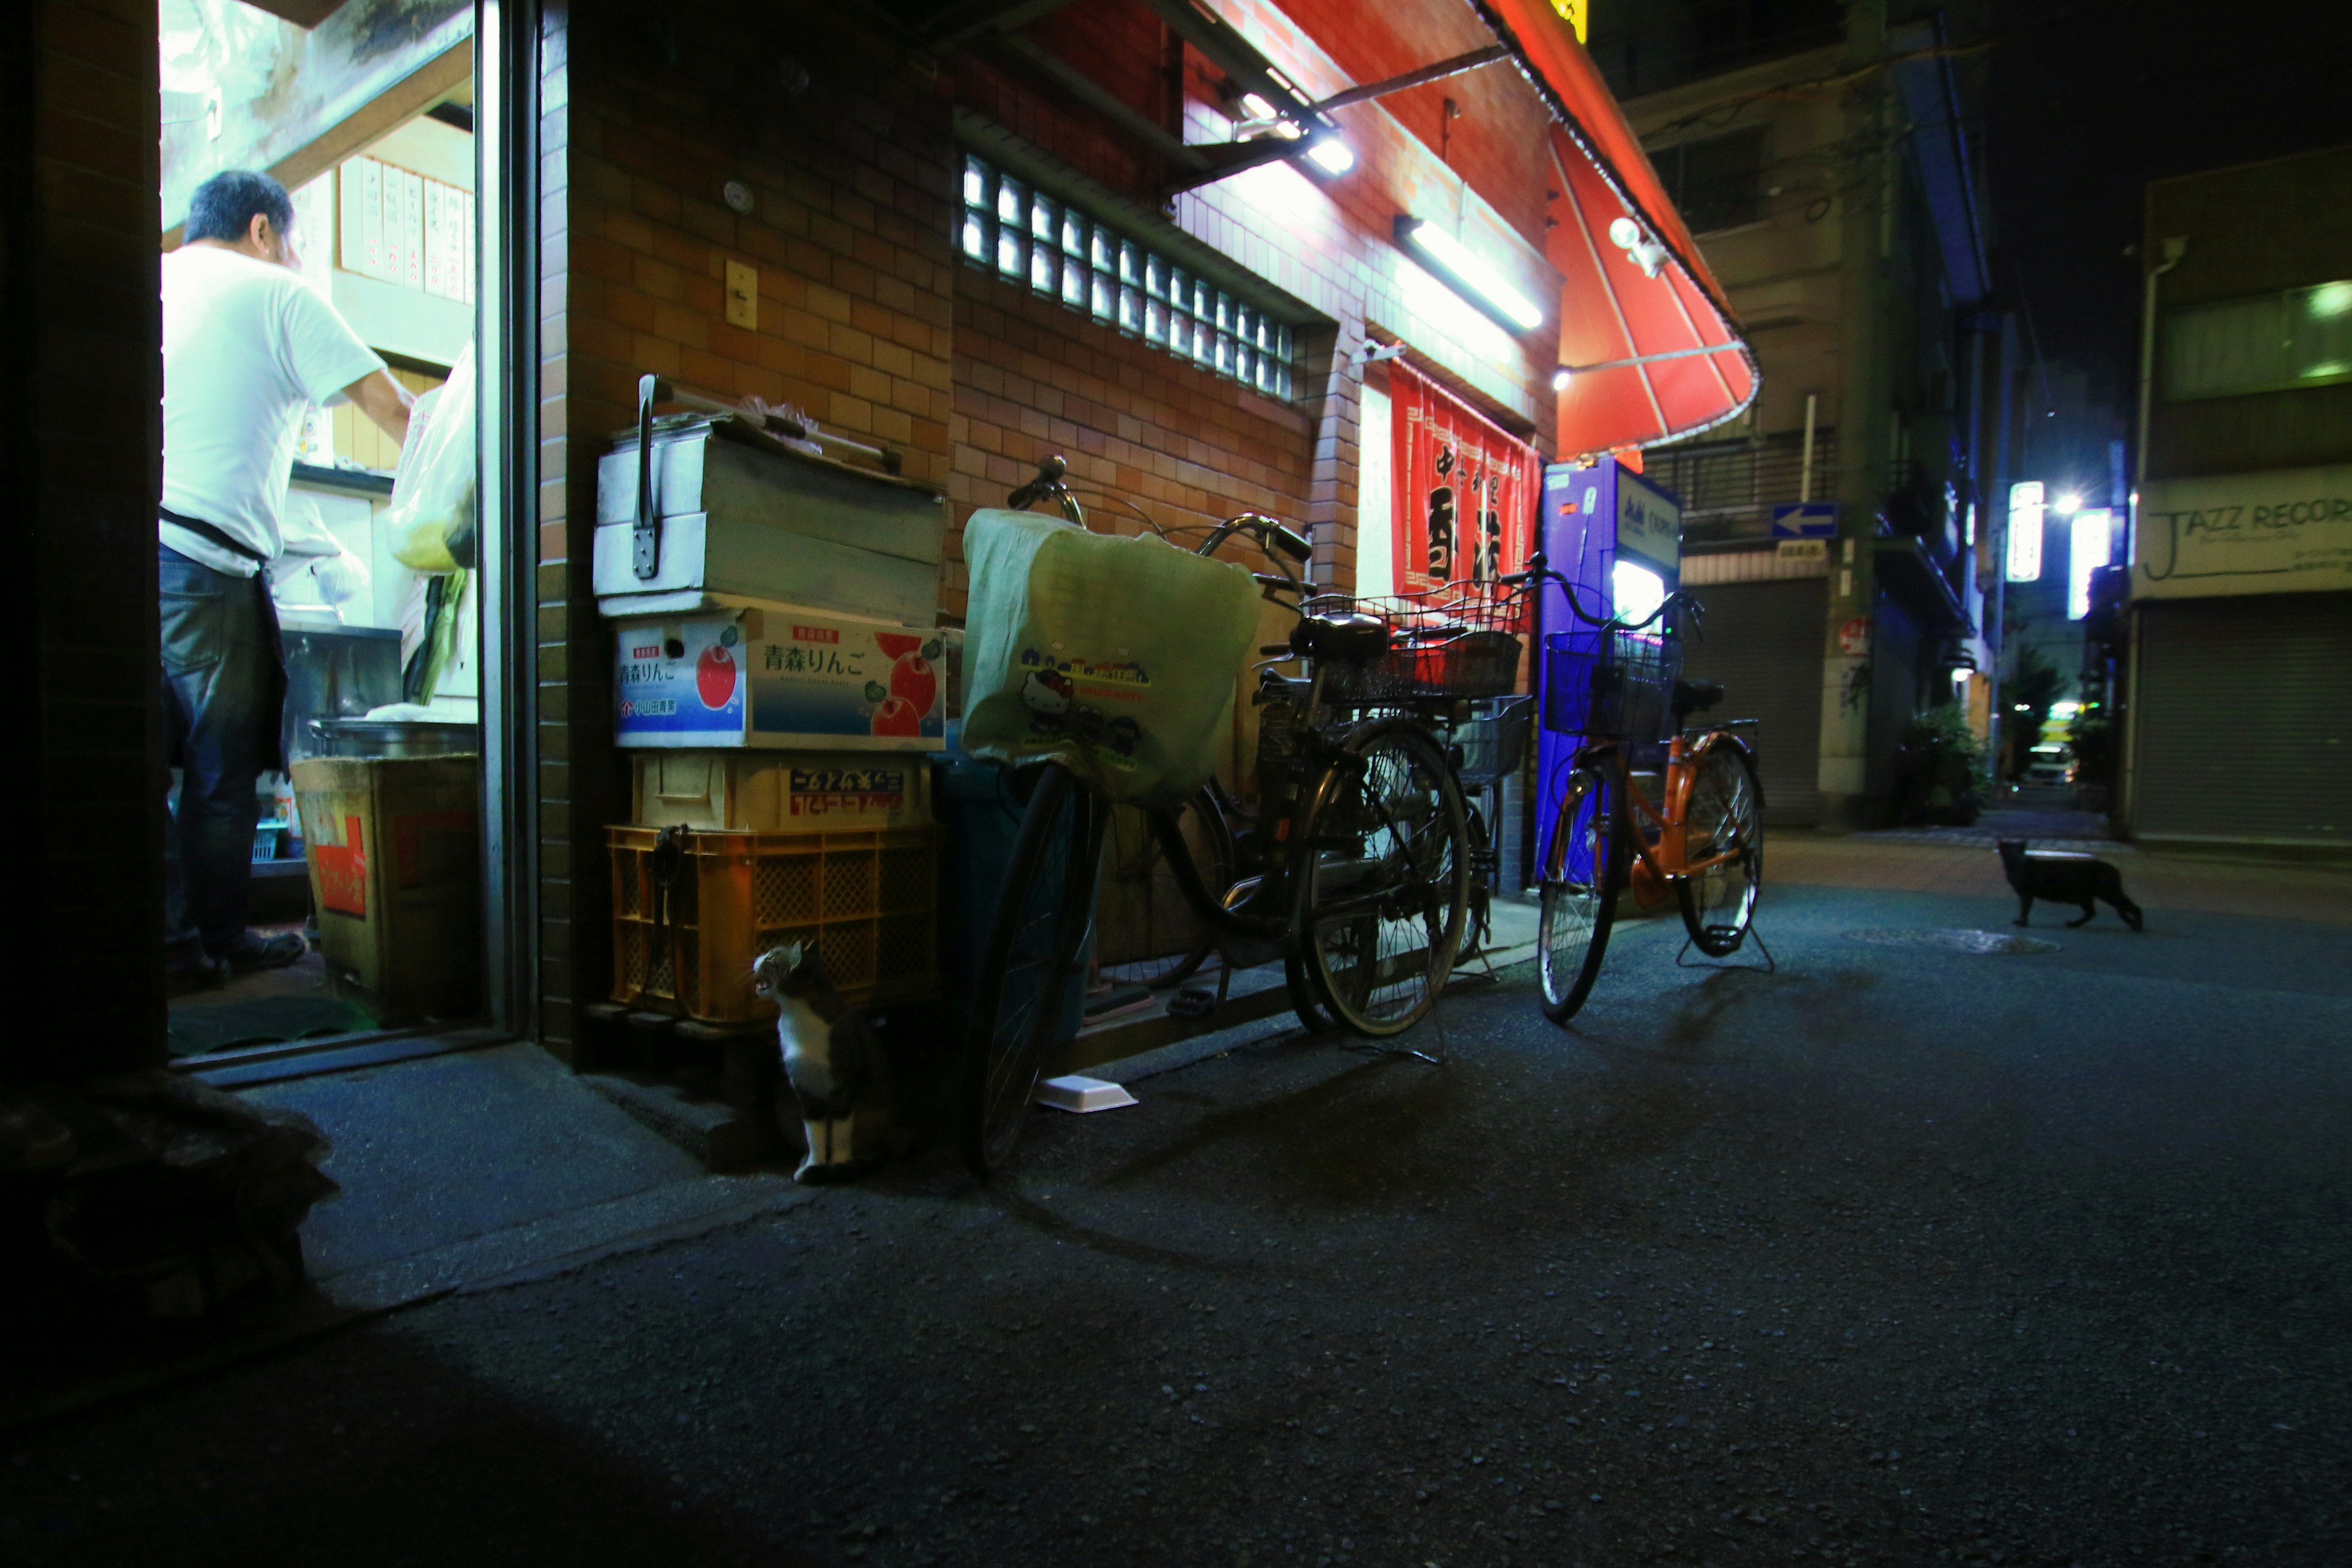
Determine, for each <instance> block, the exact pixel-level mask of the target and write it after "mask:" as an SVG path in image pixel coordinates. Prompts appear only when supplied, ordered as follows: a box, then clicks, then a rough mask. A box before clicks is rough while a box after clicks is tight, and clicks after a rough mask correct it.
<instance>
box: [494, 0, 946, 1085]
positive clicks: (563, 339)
mask: <svg viewBox="0 0 2352 1568" xmlns="http://www.w3.org/2000/svg"><path fill="white" fill-rule="evenodd" d="M542 57H543V59H544V62H545V72H546V76H545V80H544V82H543V84H542V90H543V93H544V97H545V110H546V112H545V115H544V118H543V121H542V126H541V139H542V144H543V150H544V157H543V163H542V180H543V185H544V193H543V201H544V205H543V208H542V228H541V232H542V237H543V241H542V243H543V246H544V249H543V251H542V258H543V259H542V279H541V291H542V292H541V331H542V349H541V353H542V365H541V399H542V401H541V437H542V438H541V474H542V484H541V500H540V534H539V578H538V583H539V595H540V610H539V627H538V636H539V676H540V679H539V693H538V697H539V718H540V722H539V747H540V755H541V768H540V833H539V849H540V857H541V889H540V897H541V909H540V943H541V1034H542V1037H544V1038H545V1039H546V1041H547V1042H548V1044H549V1045H550V1046H551V1047H553V1048H555V1049H556V1050H557V1051H559V1052H560V1053H569V1051H570V1050H571V1047H572V1044H573V1043H574V1042H575V1041H576V1039H577V1038H578V1027H577V1015H578V1009H579V1007H580V1006H582V1005H584V1004H587V1003H591V1002H594V1001H597V1000H600V999H602V998H603V997H604V995H605V994H607V993H608V992H609V989H610V984H611V967H610V966H611V945H610V909H609V888H608V881H607V862H606V859H605V855H604V825H605V824H607V823H609V822H614V821H620V820H624V819H625V816H626V796H625V791H624V789H623V775H622V760H621V759H620V758H619V757H617V756H616V755H615V753H614V747H613V745H612V740H611V736H612V690H611V673H610V672H611V661H612V649H611V647H610V636H609V633H608V632H607V631H606V630H605V629H604V626H603V625H602V624H601V623H600V622H599V621H598V619H597V617H596V615H595V609H594V603H593V595H592V592H591V586H590V580H589V569H588V558H589V551H590V547H591V543H592V532H593V525H594V515H595V512H594V501H595V489H594V487H595V464H596V458H597V456H598V455H599V454H600V453H601V452H602V451H603V449H604V446H605V445H606V443H607V441H608V439H609V437H610V436H611V433H612V432H613V431H614V430H616V429H619V428H621V427H622V426H625V425H627V424H628V423H630V422H631V421H632V420H633V419H634V417H635V397H636V380H637V377H638V375H639V374H643V373H645V372H648V371H650V372H655V373H657V374H663V375H667V376H671V377H674V378H676V379H677V381H678V382H679V383H681V384H686V385H690V386H695V387H698V388H701V389H704V390H707V391H711V392H716V393H719V394H721V395H728V396H735V397H740V396H744V395H759V396H761V397H763V398H766V399H768V400H769V401H770V402H791V403H794V404H797V405H800V406H801V407H802V408H803V409H805V410H806V411H807V412H808V413H809V414H810V415H812V416H814V417H815V418H816V419H817V420H818V421H819V422H821V423H822V424H823V425H824V426H826V427H828V428H830V429H834V430H838V431H841V432H843V433H845V434H847V435H852V436H856V437H862V438H866V439H871V440H877V441H881V442H884V443H887V444H888V445H889V446H892V447H898V448H899V449H900V450H902V451H903V452H905V454H906V472H907V474H908V476H909V477H911V478H915V479H924V480H927V481H929V482H931V483H934V484H944V483H945V481H946V480H947V478H948V474H949V442H948V423H949V416H950V365H949V352H948V343H949V333H950V309H951V307H950V296H951V285H950V280H949V269H950V267H951V266H952V260H951V258H950V252H949V248H948V240H949V202H950V195H951V190H952V187H951V184H950V182H951V179H952V173H951V158H950V150H949V140H948V129H949V105H948V101H947V100H946V99H945V98H944V97H943V96H942V95H941V94H940V90H939V88H938V84H937V83H936V82H935V80H934V79H933V78H932V77H931V76H930V75H929V74H928V73H927V71H926V70H925V68H923V67H922V66H921V64H920V63H919V62H918V61H915V60H912V59H910V58H909V57H908V56H907V55H906V54H905V52H904V51H903V50H902V48H901V47H899V46H898V45H897V44H896V43H894V42H893V41H891V40H890V39H889V38H887V37H883V36H881V35H879V34H877V33H875V32H872V31H869V30H867V29H866V26H864V25H863V24H861V23H860V22H859V21H857V20H856V18H855V17H854V16H852V15H850V14H848V13H845V12H844V11H843V10H841V9H840V8H838V7H825V6H821V5H789V6H780V7H769V8H751V9H746V8H744V7H741V6H736V5H717V4H710V3H708V0H701V3H690V4H684V5H667V6H664V7H660V8H658V9H656V8H651V7H645V6H639V5H632V4H627V3H625V0H570V3H569V4H568V5H551V6H550V7H549V9H548V11H547V14H546V23H545V28H544V35H543V38H542ZM795 64H796V65H798V66H800V67H803V68H805V70H806V72H807V83H806V85H805V87H804V88H803V89H800V90H798V91H797V92H795V91H793V90H792V84H793V82H794V81H796V80H797V79H798V77H797V73H796V72H794V71H793V69H792V67H793V65H795ZM730 180H740V181H741V182H743V184H746V185H747V186H749V187H750V189H751V193H752V195H753V210H752V211H751V214H749V215H748V216H739V215H738V214H736V213H735V212H733V211H732V210H730V208H729V207H728V206H727V205H725V203H724V200H723V198H722V194H721V193H722V190H723V188H724V186H725V185H726V184H727V182H728V181H730ZM730 260H734V261H740V262H746V263H749V264H751V265H752V266H754V267H756V268H759V272H760V299H759V313H758V326H757V330H756V331H744V330H742V329H740V328H737V327H732V326H730V325H728V324H727V322H726V321H725V318H724V300H723V298H722V279H723V278H724V275H725V266H726V263H727V262H728V261H730Z"/></svg>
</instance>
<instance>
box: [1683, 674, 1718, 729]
mask: <svg viewBox="0 0 2352 1568" xmlns="http://www.w3.org/2000/svg"><path fill="white" fill-rule="evenodd" d="M1722 700H1723V682H1721V681H1720V680H1677V681H1675V718H1677V719H1687V718H1689V717H1690V716H1691V715H1692V714H1694V713H1704V712H1706V710H1708V709H1710V708H1712V707H1714V706H1715V705H1716V704H1717V703H1718V702H1720V701H1722Z"/></svg>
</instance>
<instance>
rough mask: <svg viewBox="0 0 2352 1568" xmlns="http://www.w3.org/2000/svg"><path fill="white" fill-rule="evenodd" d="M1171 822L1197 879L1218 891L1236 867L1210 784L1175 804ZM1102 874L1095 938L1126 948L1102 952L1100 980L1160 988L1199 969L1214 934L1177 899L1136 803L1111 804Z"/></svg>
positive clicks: (1156, 838) (1176, 887) (1170, 872)
mask: <svg viewBox="0 0 2352 1568" xmlns="http://www.w3.org/2000/svg"><path fill="white" fill-rule="evenodd" d="M1176 824H1177V828H1178V830H1179V831H1180V832H1181V833H1182V834H1183V836H1184V842H1185V845H1186V846H1187V847H1189V848H1190V849H1191V851H1192V864H1193V866H1194V868H1196V869H1198V871H1199V872H1200V876H1201V885H1202V887H1204V888H1206V889H1208V890H1209V893H1210V895H1211V896H1212V897H1213V898H1222V897H1223V894H1224V891H1225V889H1227V888H1230V887H1232V886H1233V884H1234V877H1235V876H1236V875H1237V874H1238V873H1237V872H1236V871H1235V869H1234V836H1233V830H1232V828H1231V827H1230V826H1227V824H1226V820H1225V814H1224V810H1223V807H1222V806H1221V805H1219V804H1218V801H1217V797H1216V794H1215V791H1214V789H1213V788H1202V789H1201V790H1200V791H1198V792H1197V793H1195V794H1194V795H1192V798H1191V799H1189V800H1187V801H1186V802H1184V804H1183V805H1180V806H1178V807H1177V808H1176ZM1102 874H1103V883H1104V886H1103V901H1104V909H1103V911H1102V913H1101V917H1100V921H1099V926H1100V929H1099V930H1098V931H1097V934H1096V941H1097V943H1098V944H1099V945H1100V946H1101V947H1103V948H1105V949H1107V950H1108V952H1111V953H1124V954H1130V955H1133V956H1127V957H1116V958H1106V959H1105V961H1104V962H1103V965H1102V973H1103V977H1104V978H1105V979H1108V980H1114V981H1119V982H1123V983H1125V984H1132V985H1149V986H1151V987H1153V988H1154V989H1163V988H1165V987H1167V986H1171V985H1174V984H1177V983H1178V982H1180V981H1181V980H1182V979H1183V978H1184V977H1185V976H1187V975H1189V974H1191V973H1192V972H1193V971H1194V970H1196V969H1198V968H1200V967H1201V964H1202V961H1203V960H1205V959H1206V958H1207V957H1208V956H1209V954H1210V953H1211V952H1214V951H1215V950H1216V933H1215V932H1214V931H1212V930H1211V929H1210V928H1209V924H1208V922H1207V921H1203V920H1202V918H1201V917H1200V916H1199V915H1198V914H1197V913H1195V912H1194V911H1193V910H1192V907H1191V905H1189V904H1188V903H1187V902H1186V901H1185V899H1184V895H1183V893H1182V891H1181V884H1180V883H1179V881H1178V879H1177V876H1176V872H1175V869H1174V868H1172V867H1171V866H1170V865H1169V863H1168V857H1167V854H1166V852H1165V851H1164V850H1163V849H1162V848H1161V847H1160V835H1159V834H1158V833H1157V832H1156V831H1155V830H1154V829H1153V827H1152V824H1151V819H1150V816H1148V815H1147V814H1146V813H1145V812H1143V811H1142V810H1141V809H1139V808H1138V807H1134V806H1124V805H1122V806H1114V807H1112V808H1111V811H1110V816H1109V826H1108V828H1107V829H1106V830H1105V837H1104V849H1103V873H1102ZM1114 909H1116V910H1118V913H1117V914H1116V916H1114V915H1113V913H1112V910H1114Z"/></svg>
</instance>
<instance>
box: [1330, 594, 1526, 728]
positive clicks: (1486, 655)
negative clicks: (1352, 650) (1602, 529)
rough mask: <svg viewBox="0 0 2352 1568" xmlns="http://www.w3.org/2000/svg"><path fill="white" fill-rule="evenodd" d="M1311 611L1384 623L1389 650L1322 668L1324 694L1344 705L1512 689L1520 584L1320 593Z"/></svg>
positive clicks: (1522, 597) (1521, 608) (1522, 609)
mask: <svg viewBox="0 0 2352 1568" xmlns="http://www.w3.org/2000/svg"><path fill="white" fill-rule="evenodd" d="M1307 610H1308V612H1309V613H1311V614H1318V615H1340V614H1347V613H1351V612H1352V613H1354V614H1357V615H1368V616H1377V617H1379V618H1380V619H1381V620H1382V621H1385V622H1386V623H1387V624H1388V627H1389V651H1388V652H1387V653H1386V654H1385V655H1383V656H1382V657H1381V658H1378V659H1375V660H1373V661H1371V662H1370V663H1369V664H1365V665H1360V666H1352V667H1349V666H1335V667H1334V668H1330V669H1328V670H1327V671H1326V672H1325V678H1324V688H1323V693H1324V697H1325V699H1326V700H1328V701H1331V702H1333V703H1336V704H1338V705H1339V706H1342V707H1349V706H1364V707H1373V706H1381V705H1385V704H1390V703H1406V702H1429V701H1450V700H1453V699H1454V698H1457V697H1472V698H1477V697H1505V696H1508V695H1509V694H1510V693H1512V692H1513V691H1516V690H1517V689H1518V685H1519V650H1520V647H1521V643H1520V637H1519V633H1520V631H1521V629H1522V628H1523V627H1524V626H1526V624H1527V613H1528V595H1527V592H1526V590H1525V589H1524V588H1523V587H1513V588H1501V589H1498V588H1497V587H1496V586H1495V585H1494V584H1485V583H1449V584H1446V585H1445V586H1444V587H1443V588H1436V589H1431V590H1429V591H1427V592H1424V593H1420V594H1408V595H1402V596H1399V597H1394V598H1357V597H1355V596H1353V595H1344V594H1325V595H1317V596H1316V597H1315V598H1314V599H1311V600H1309V601H1308V602H1307Z"/></svg>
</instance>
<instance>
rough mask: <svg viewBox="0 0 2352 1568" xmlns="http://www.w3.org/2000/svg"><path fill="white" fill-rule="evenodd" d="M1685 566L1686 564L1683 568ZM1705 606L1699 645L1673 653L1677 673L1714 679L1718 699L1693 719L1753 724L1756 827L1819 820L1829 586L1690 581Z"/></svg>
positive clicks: (1811, 580)
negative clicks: (1679, 660)
mask: <svg viewBox="0 0 2352 1568" xmlns="http://www.w3.org/2000/svg"><path fill="white" fill-rule="evenodd" d="M1685 564H1686V566H1687V565H1688V564H1689V563H1685ZM1685 586H1686V587H1688V588H1689V589H1690V591H1691V592H1692V593H1693V594H1694V595H1696V596H1697V598H1698V601H1699V603H1700V604H1701V605H1705V606H1706V636H1705V637H1704V639H1700V638H1693V639H1692V640H1691V642H1690V643H1689V645H1688V646H1687V647H1685V650H1684V652H1683V673H1684V674H1685V675H1686V676H1690V677H1694V678H1696V679H1706V680H1720V681H1721V682H1723V700H1722V701H1721V702H1719V703H1717V704H1716V706H1715V707H1714V708H1712V709H1710V710H1707V712H1706V713H1705V714H1703V715H1701V718H1700V721H1702V722H1703V721H1706V720H1709V719H1755V720H1759V721H1760V722H1759V724H1758V725H1757V726H1756V728H1754V729H1753V730H1746V731H1743V733H1746V734H1748V735H1749V736H1750V737H1752V738H1753V740H1754V742H1755V744H1756V748H1757V763H1758V764H1759V766H1758V772H1759V773H1760V774H1761V775H1762V782H1763V785H1764V805H1765V812H1764V820H1765V822H1766V824H1767V825H1769V826H1775V827H1811V826H1814V825H1816V824H1818V823H1819V822H1820V821H1821V815H1822V805H1821V782H1820V781H1821V750H1822V637H1823V636H1824V635H1825V634H1824V621H1825V618H1826V617H1827V616H1828V613H1829V596H1828V595H1829V584H1828V583H1827V582H1826V581H1825V580H1823V579H1822V578H1820V577H1805V578H1797V579H1794V580H1789V581H1779V582H1749V583H1692V582H1690V581H1689V580H1688V577H1687V576H1686V577H1685Z"/></svg>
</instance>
